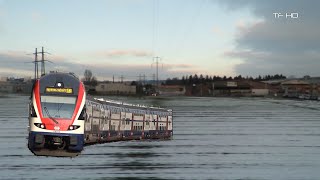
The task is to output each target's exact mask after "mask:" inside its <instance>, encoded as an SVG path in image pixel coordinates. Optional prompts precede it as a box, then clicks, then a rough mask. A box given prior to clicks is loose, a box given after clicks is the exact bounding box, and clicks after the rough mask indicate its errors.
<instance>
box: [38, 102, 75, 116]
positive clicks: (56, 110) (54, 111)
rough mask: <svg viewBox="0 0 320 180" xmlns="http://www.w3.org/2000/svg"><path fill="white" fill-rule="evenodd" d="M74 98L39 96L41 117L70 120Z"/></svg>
mask: <svg viewBox="0 0 320 180" xmlns="http://www.w3.org/2000/svg"><path fill="white" fill-rule="evenodd" d="M75 105H76V97H61V96H41V106H42V114H43V117H49V118H66V119H71V117H72V115H73V111H74V108H75Z"/></svg>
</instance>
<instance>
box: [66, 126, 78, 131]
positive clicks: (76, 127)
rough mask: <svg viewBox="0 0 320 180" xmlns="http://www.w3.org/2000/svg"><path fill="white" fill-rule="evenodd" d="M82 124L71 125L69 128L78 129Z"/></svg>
mask: <svg viewBox="0 0 320 180" xmlns="http://www.w3.org/2000/svg"><path fill="white" fill-rule="evenodd" d="M79 127H80V126H79V125H70V126H69V128H68V130H70V131H72V130H76V129H78V128H79Z"/></svg>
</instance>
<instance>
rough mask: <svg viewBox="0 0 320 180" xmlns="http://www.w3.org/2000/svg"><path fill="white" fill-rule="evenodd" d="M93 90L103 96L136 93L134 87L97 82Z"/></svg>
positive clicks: (127, 84)
mask: <svg viewBox="0 0 320 180" xmlns="http://www.w3.org/2000/svg"><path fill="white" fill-rule="evenodd" d="M95 90H96V93H97V94H105V95H120V94H121V95H133V94H136V92H137V91H136V86H135V85H131V84H129V83H111V82H99V83H98V85H97V86H96V88H95Z"/></svg>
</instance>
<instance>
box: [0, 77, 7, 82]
mask: <svg viewBox="0 0 320 180" xmlns="http://www.w3.org/2000/svg"><path fill="white" fill-rule="evenodd" d="M6 81H8V77H0V82H6Z"/></svg>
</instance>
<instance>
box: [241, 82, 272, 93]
mask: <svg viewBox="0 0 320 180" xmlns="http://www.w3.org/2000/svg"><path fill="white" fill-rule="evenodd" d="M246 82H247V83H248V84H249V85H250V88H251V96H267V95H269V88H268V84H267V83H264V82H260V81H246Z"/></svg>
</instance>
